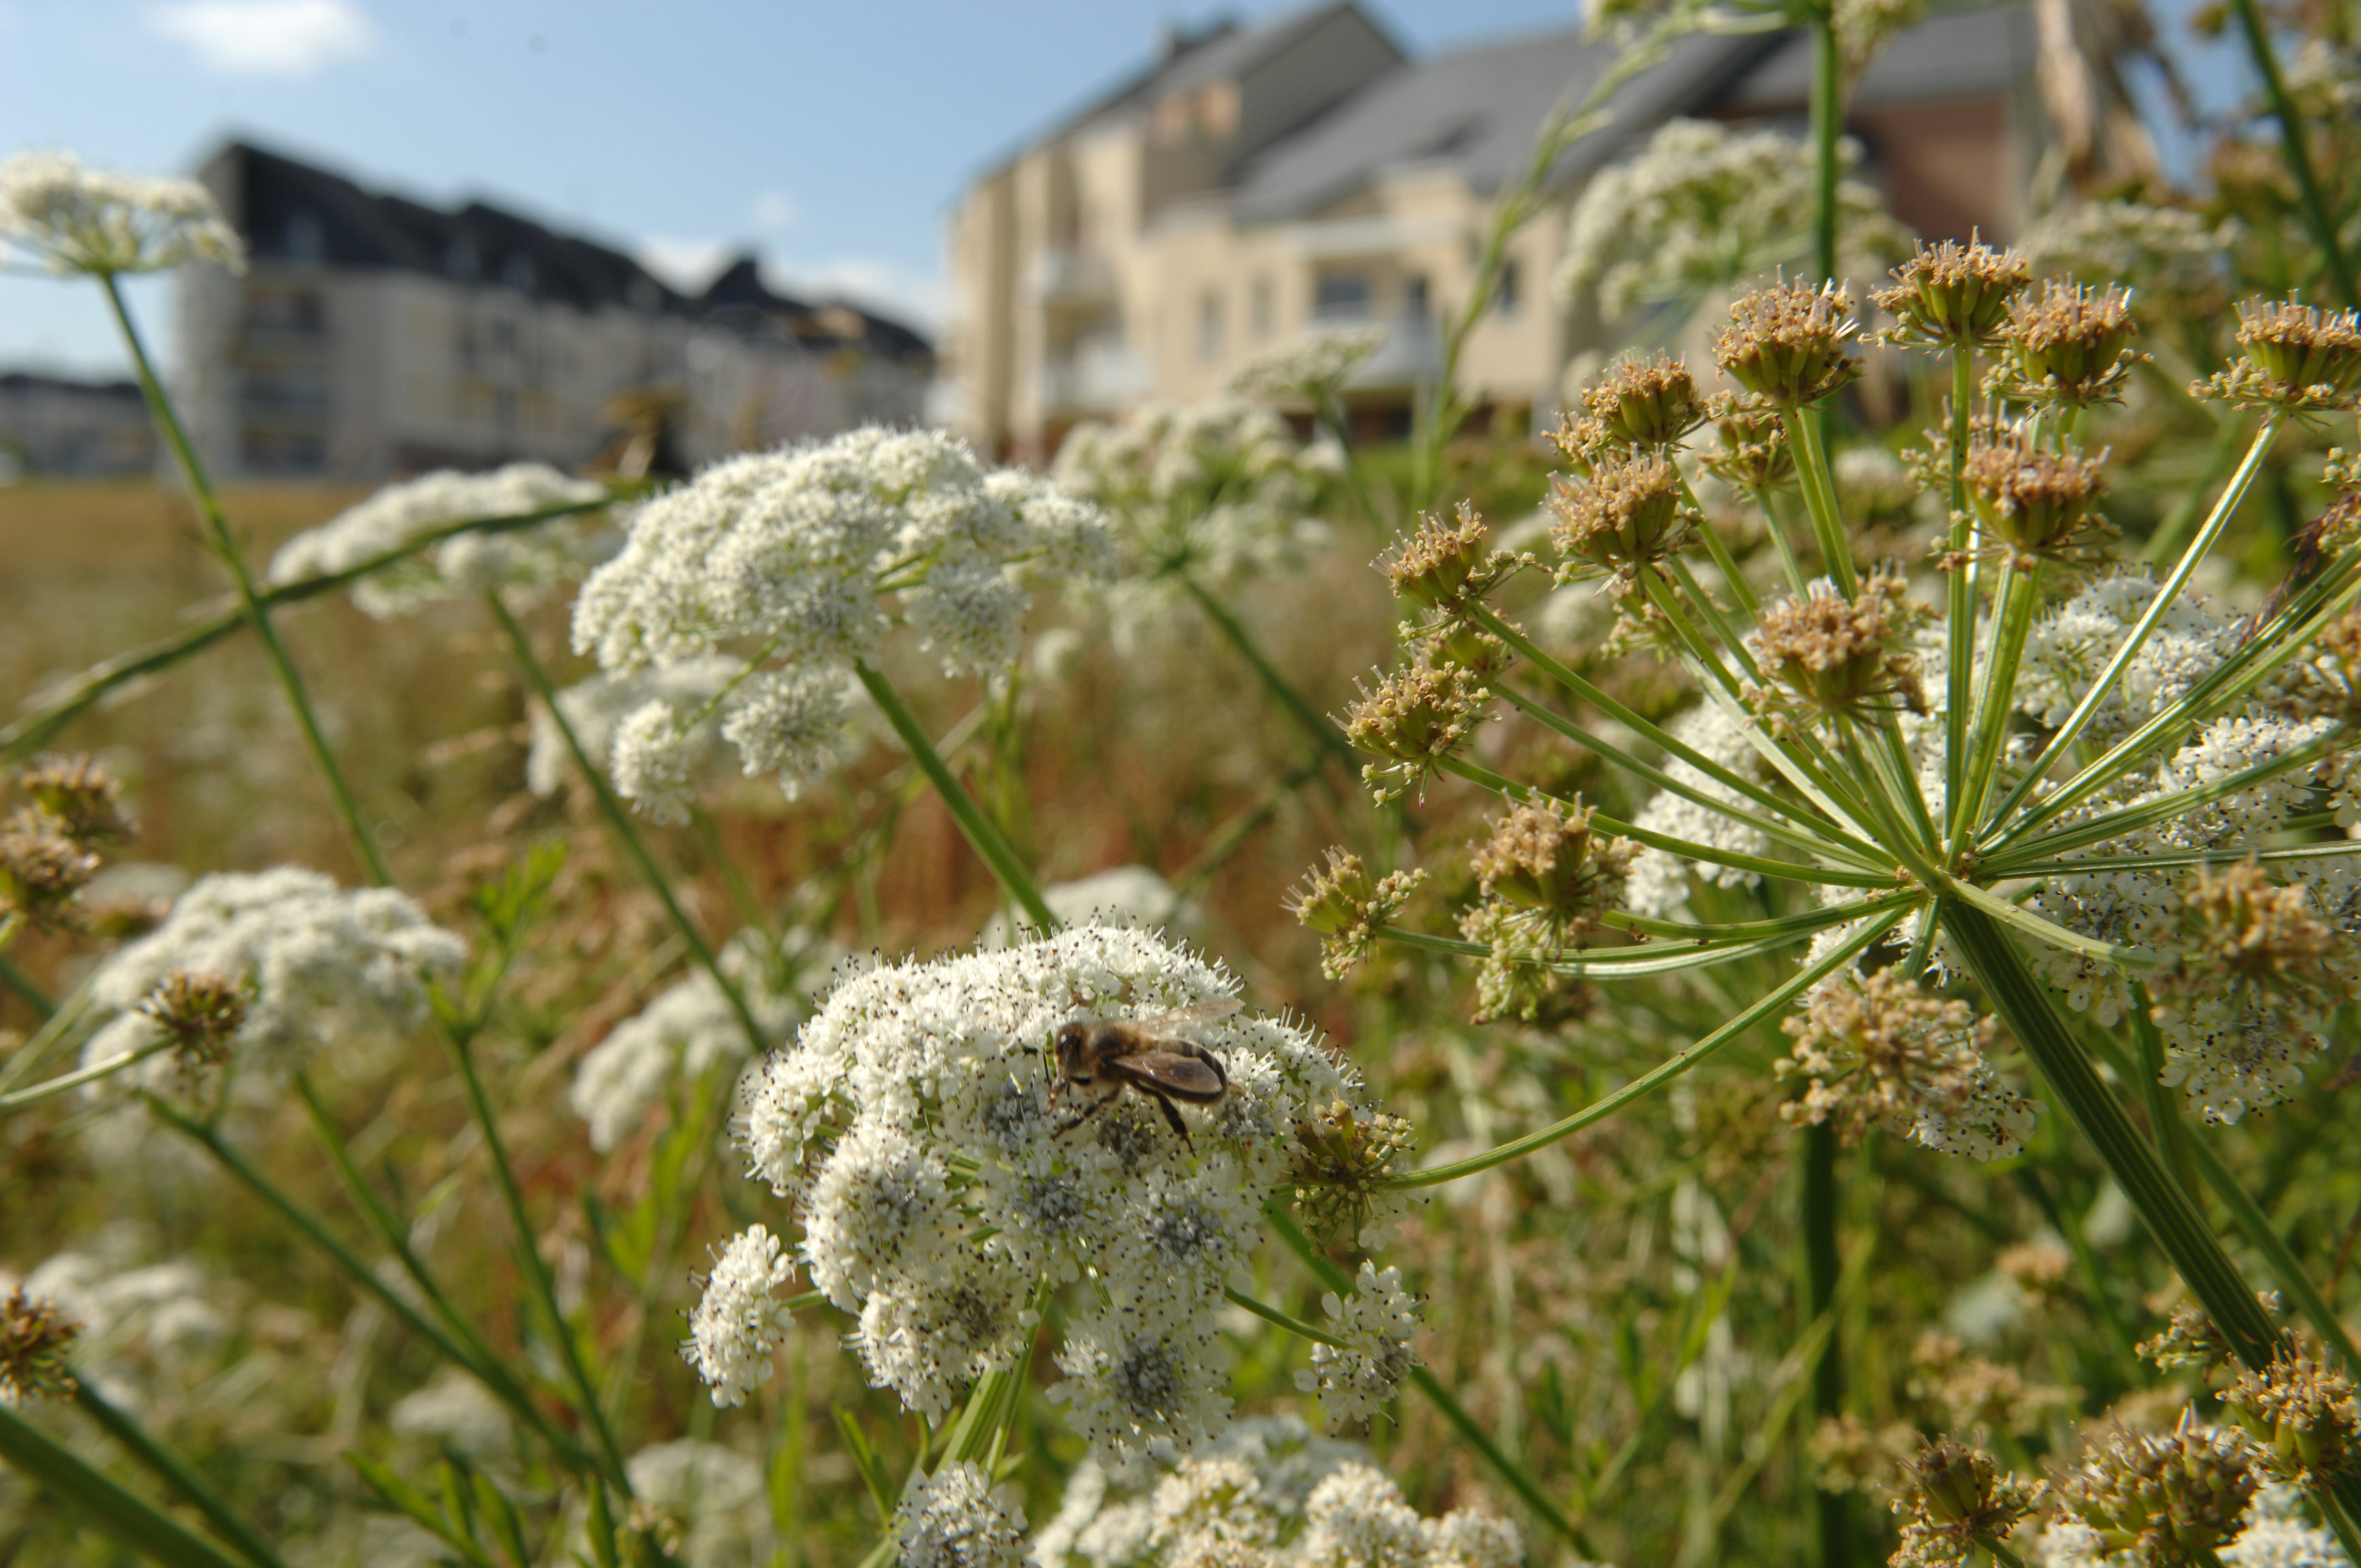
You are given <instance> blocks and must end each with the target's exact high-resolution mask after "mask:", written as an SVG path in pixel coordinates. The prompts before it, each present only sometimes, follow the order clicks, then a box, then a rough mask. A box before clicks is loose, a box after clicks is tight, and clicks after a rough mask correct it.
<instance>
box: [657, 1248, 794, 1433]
mask: <svg viewBox="0 0 2361 1568" xmlns="http://www.w3.org/2000/svg"><path fill="white" fill-rule="evenodd" d="M794 1273H795V1262H794V1260H793V1259H792V1258H789V1257H787V1256H786V1255H785V1254H784V1253H783V1252H782V1251H781V1249H780V1243H779V1238H778V1237H776V1236H774V1235H773V1234H771V1233H770V1230H769V1228H768V1227H766V1226H763V1225H751V1226H749V1227H747V1228H746V1229H745V1230H743V1231H741V1232H740V1233H739V1234H736V1235H734V1236H732V1237H730V1240H729V1241H728V1243H726V1244H725V1245H723V1246H722V1249H721V1252H720V1255H719V1256H718V1257H716V1258H715V1259H714V1260H713V1272H712V1273H711V1274H709V1275H708V1276H707V1277H706V1281H705V1293H704V1294H703V1295H702V1296H701V1297H699V1298H698V1299H697V1310H696V1311H695V1312H693V1313H691V1314H690V1315H689V1320H688V1338H687V1340H686V1342H685V1343H683V1344H682V1345H681V1349H680V1354H681V1359H682V1360H684V1361H686V1362H687V1363H688V1364H689V1365H690V1366H692V1367H694V1368H696V1370H697V1376H699V1377H701V1378H703V1379H704V1380H705V1383H706V1385H707V1387H710V1388H711V1389H712V1390H713V1402H714V1403H715V1404H716V1405H719V1406H723V1407H728V1406H731V1405H742V1404H744V1403H745V1402H746V1396H747V1395H748V1394H750V1393H752V1391H753V1389H754V1386H755V1385H756V1384H758V1383H761V1382H763V1380H764V1379H766V1378H768V1377H769V1376H771V1347H772V1346H773V1345H774V1344H776V1343H778V1339H779V1332H780V1329H781V1326H782V1325H781V1322H780V1318H781V1311H780V1308H779V1303H778V1288H779V1287H780V1286H782V1285H785V1283H786V1282H787V1280H788V1279H789V1278H790V1277H792V1276H793V1275H794Z"/></svg>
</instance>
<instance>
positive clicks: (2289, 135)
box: [2230, 0, 2361, 310]
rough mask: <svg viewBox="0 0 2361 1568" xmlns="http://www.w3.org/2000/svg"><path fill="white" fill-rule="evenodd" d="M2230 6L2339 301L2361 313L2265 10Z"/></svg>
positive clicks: (2248, 2)
mask: <svg viewBox="0 0 2361 1568" xmlns="http://www.w3.org/2000/svg"><path fill="white" fill-rule="evenodd" d="M2230 8H2231V9H2232V10H2233V11H2235V12H2236V13H2237V16H2238V27H2239V29H2240V30H2241V31H2243V32H2244V33H2245V34H2246V52H2247V53H2248V54H2250V55H2252V56H2253V57H2254V61H2255V70H2256V71H2257V73H2258V74H2260V75H2261V77H2262V79H2263V94H2264V96H2265V97H2267V98H2268V99H2269V100H2270V105H2271V115H2272V116H2273V117H2274V118H2276V119H2277V120H2278V121H2279V154H2280V156H2281V157H2283V158H2284V159H2287V166H2288V172H2289V173H2290V174H2291V175H2293V176H2294V177H2295V188H2296V192H2297V194H2298V195H2299V196H2301V198H2302V201H2303V213H2304V218H2305V221H2306V222H2307V223H2309V224H2310V225H2311V227H2312V238H2313V239H2315V240H2317V241H2319V242H2320V248H2321V253H2322V254H2323V256H2325V257H2326V258H2327V259H2328V275H2329V277H2330V279H2331V280H2333V281H2334V283H2335V284H2336V293H2337V297H2338V298H2339V299H2341V300H2343V301H2344V302H2345V309H2347V310H2354V309H2361V293H2356V291H2355V289H2354V279H2353V267H2352V264H2351V262H2349V261H2348V260H2347V259H2346V258H2345V247H2344V245H2343V244H2342V242H2340V241H2339V239H2338V238H2337V233H2336V219H2335V216H2334V214H2332V213H2330V211H2329V209H2328V197H2327V194H2326V192H2323V190H2322V189H2321V184H2320V176H2319V175H2318V173H2316V172H2315V171H2314V170H2313V169H2312V154H2311V152H2310V151H2309V150H2307V148H2306V147H2305V145H2304V126H2303V116H2302V115H2301V114H2299V113H2298V112H2297V110H2296V106H2295V100H2294V99H2293V98H2291V97H2290V96H2289V95H2288V90H2287V79H2286V77H2285V76H2284V75H2282V74H2281V73H2280V71H2279V51H2278V50H2277V49H2273V48H2272V47H2271V38H2270V33H2269V32H2268V30H2267V29H2266V27H2264V24H2263V16H2262V12H2261V10H2260V9H2259V8H2258V7H2257V5H2256V4H2255V0H2231V5H2230Z"/></svg>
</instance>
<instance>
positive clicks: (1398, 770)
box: [1345, 665, 1492, 799]
mask: <svg viewBox="0 0 2361 1568" xmlns="http://www.w3.org/2000/svg"><path fill="white" fill-rule="evenodd" d="M1491 695H1492V694H1491V691H1490V689H1489V688H1488V687H1486V686H1484V685H1480V684H1478V683H1477V681H1476V680H1475V678H1474V677H1473V676H1471V675H1469V674H1467V672H1466V671H1465V670H1462V669H1460V668H1458V667H1457V666H1455V665H1445V666H1444V667H1443V668H1440V669H1431V668H1417V667H1414V668H1409V669H1401V670H1397V671H1395V672H1394V673H1393V674H1389V675H1387V676H1385V677H1384V678H1383V679H1382V680H1380V681H1379V682H1378V687H1377V689H1376V690H1375V691H1370V690H1368V689H1367V688H1366V687H1364V688H1362V691H1361V696H1360V699H1359V700H1358V701H1356V702H1355V703H1354V704H1353V706H1352V707H1350V708H1349V709H1348V710H1346V713H1345V739H1346V740H1350V741H1351V742H1352V743H1353V744H1354V745H1355V746H1356V747H1358V748H1360V749H1361V750H1362V751H1373V752H1375V753H1377V754H1378V756H1381V757H1385V758H1387V759H1389V761H1388V762H1383V763H1377V764H1372V765H1370V766H1368V767H1365V768H1364V769H1362V770H1361V773H1362V776H1363V777H1364V778H1366V779H1367V780H1369V782H1370V783H1371V784H1377V783H1378V779H1379V778H1381V777H1383V776H1385V775H1388V774H1391V775H1393V776H1394V777H1395V778H1396V779H1397V781H1398V783H1397V784H1395V785H1393V786H1380V789H1379V793H1380V795H1382V796H1384V798H1388V799H1390V798H1392V797H1393V796H1394V795H1399V794H1400V792H1401V790H1402V789H1405V788H1408V787H1409V786H1410V785H1411V784H1414V783H1418V782H1421V781H1422V780H1424V779H1425V777H1426V776H1427V775H1428V774H1430V773H1433V772H1434V771H1435V769H1436V768H1437V767H1438V766H1439V765H1440V764H1441V763H1442V762H1443V759H1444V758H1445V757H1447V756H1449V755H1450V754H1451V752H1452V751H1453V750H1454V749H1455V748H1456V747H1457V746H1458V745H1459V743H1460V742H1461V741H1463V740H1466V739H1467V738H1468V736H1469V735H1471V734H1473V733H1474V732H1475V729H1476V726H1477V723H1478V722H1479V721H1480V720H1481V719H1482V718H1483V710H1484V705H1485V704H1486V703H1487V702H1488V701H1489V700H1490V698H1491Z"/></svg>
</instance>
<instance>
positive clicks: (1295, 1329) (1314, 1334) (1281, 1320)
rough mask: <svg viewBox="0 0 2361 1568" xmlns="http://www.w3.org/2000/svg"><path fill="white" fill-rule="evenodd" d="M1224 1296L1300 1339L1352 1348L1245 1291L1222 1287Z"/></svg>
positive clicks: (1331, 1335) (1342, 1292)
mask: <svg viewBox="0 0 2361 1568" xmlns="http://www.w3.org/2000/svg"><path fill="white" fill-rule="evenodd" d="M1338 1294H1339V1295H1345V1294H1350V1292H1348V1291H1340V1292H1338ZM1222 1295H1223V1296H1224V1298H1225V1299H1227V1300H1228V1301H1229V1303H1230V1305H1232V1306H1233V1307H1243V1308H1245V1309H1246V1310H1247V1311H1249V1312H1252V1313H1253V1314H1254V1315H1255V1316H1256V1317H1257V1318H1260V1319H1261V1320H1262V1321H1264V1322H1267V1323H1276V1324H1278V1325H1279V1327H1280V1328H1282V1329H1285V1330H1286V1331H1287V1332H1289V1333H1291V1334H1293V1335H1294V1336H1295V1337H1296V1338H1298V1339H1308V1340H1310V1341H1312V1343H1314V1344H1325V1345H1333V1346H1334V1347H1335V1348H1336V1349H1338V1350H1346V1349H1350V1348H1351V1347H1350V1346H1348V1345H1346V1344H1345V1342H1344V1341H1343V1340H1340V1339H1338V1338H1337V1337H1336V1336H1335V1335H1334V1334H1332V1333H1330V1332H1327V1331H1326V1330H1324V1329H1319V1328H1314V1327H1313V1326H1312V1324H1310V1323H1307V1322H1305V1321H1303V1320H1302V1319H1301V1318H1295V1317H1290V1316H1289V1315H1288V1314H1287V1313H1285V1312H1282V1311H1280V1310H1279V1309H1278V1308H1277V1307H1274V1306H1272V1305H1270V1304H1269V1303H1268V1302H1267V1301H1257V1300H1256V1299H1254V1298H1253V1297H1251V1296H1249V1295H1247V1294H1246V1292H1245V1291H1243V1290H1238V1289H1234V1288H1231V1287H1229V1286H1227V1285H1224V1286H1223V1287H1222Z"/></svg>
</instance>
